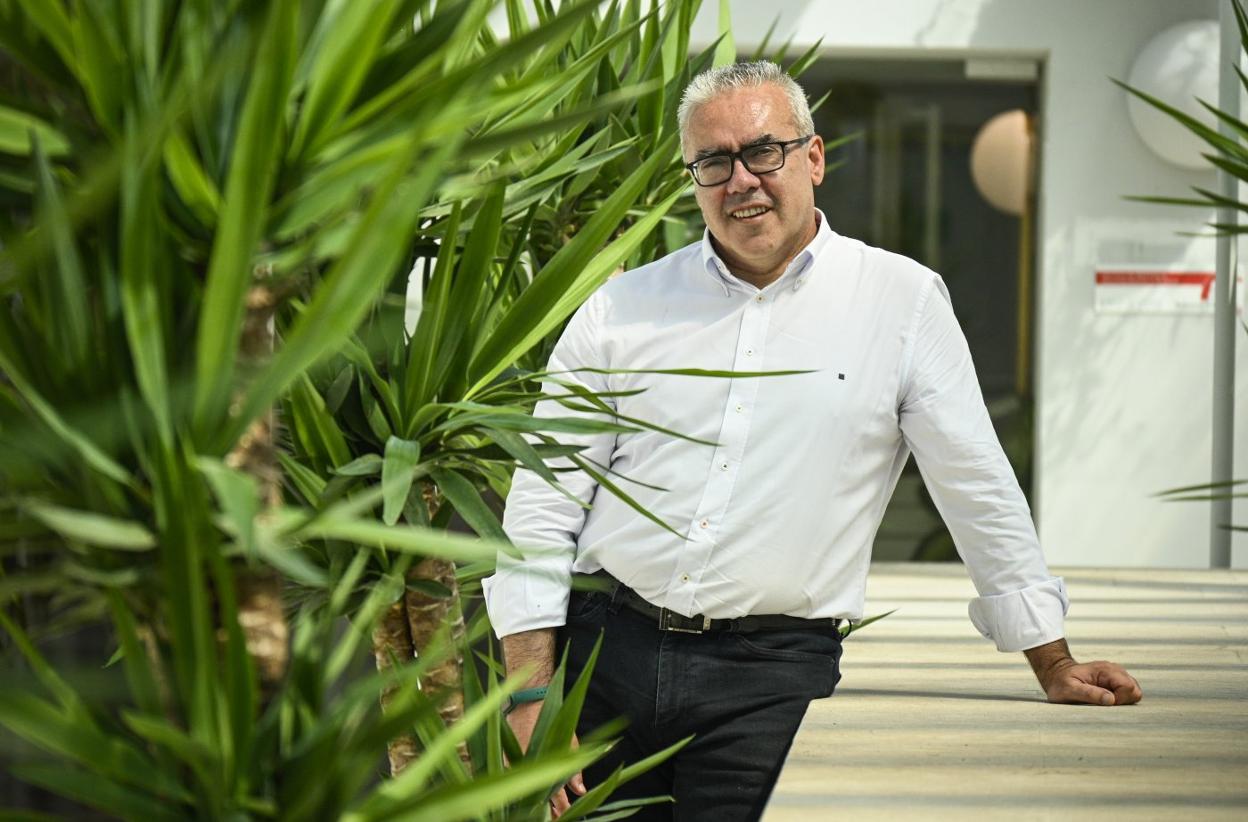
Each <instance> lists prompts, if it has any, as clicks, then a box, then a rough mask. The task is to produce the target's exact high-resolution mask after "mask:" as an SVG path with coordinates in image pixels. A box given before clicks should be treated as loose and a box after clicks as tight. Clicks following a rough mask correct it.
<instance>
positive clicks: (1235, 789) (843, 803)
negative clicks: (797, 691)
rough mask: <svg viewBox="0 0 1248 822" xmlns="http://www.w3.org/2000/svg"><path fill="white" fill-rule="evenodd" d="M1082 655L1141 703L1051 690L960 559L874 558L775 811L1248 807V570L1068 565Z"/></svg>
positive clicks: (941, 815) (1143, 814) (951, 813)
mask: <svg viewBox="0 0 1248 822" xmlns="http://www.w3.org/2000/svg"><path fill="white" fill-rule="evenodd" d="M1053 572H1054V573H1055V574H1058V575H1060V576H1063V577H1065V579H1066V584H1067V588H1068V590H1069V592H1070V595H1071V601H1072V604H1071V610H1070V614H1069V615H1068V617H1067V635H1068V638H1069V640H1070V643H1071V648H1072V651H1073V653H1074V655H1075V658H1076V659H1079V660H1081V661H1082V660H1092V659H1109V660H1113V661H1115V662H1119V663H1121V664H1122V665H1124V666H1126V668H1127V669H1128V670H1129V671H1131V673H1132V674H1133V675H1134V676H1135V677H1136V679H1138V680H1139V681H1140V685H1141V687H1142V688H1143V691H1144V700H1143V701H1142V702H1140V703H1139V704H1138V705H1134V706H1125V707H1116V708H1100V707H1092V706H1067V705H1050V704H1048V703H1046V702H1044V701H1043V696H1042V693H1041V691H1040V688H1039V686H1038V685H1037V683H1036V681H1035V678H1034V677H1033V676H1032V674H1031V670H1030V668H1029V667H1028V666H1027V662H1026V659H1025V658H1024V657H1023V655H1022V654H1021V653H1020V654H1002V653H999V652H997V650H996V649H995V648H994V647H993V646H992V644H991V643H989V642H988V641H986V640H984V639H983V638H981V637H980V636H979V634H978V633H977V632H976V631H975V629H974V628H973V627H972V626H971V624H970V621H969V620H968V618H967V615H966V603H967V601H968V600H969V599H970V598H971V597H972V596H973V595H974V589H973V588H972V587H971V584H970V582H969V580H968V579H967V578H966V575H965V572H964V571H963V569H962V568H961V567H960V566H949V565H937V566H931V565H914V564H883V565H878V566H875V567H873V569H872V573H871V578H870V584H869V585H868V595H867V613H868V614H873V613H879V612H881V611H886V610H888V609H890V608H899V609H900V610H899V611H898V612H897V613H896V614H894V615H893V616H891V617H889V618H888V619H886V620H883V621H882V622H879V623H877V624H875V625H872V626H869V627H868V628H865V629H863V631H862V632H861V633H860V634H857V635H854V636H851V637H850V638H849V639H848V640H846V645H845V656H844V659H843V661H842V666H841V671H842V677H843V678H842V679H841V683H840V685H839V686H838V688H837V692H836V694H835V695H834V696H833V697H831V698H829V699H823V700H818V701H816V702H815V703H813V704H812V705H811V707H810V711H809V712H808V713H807V715H806V720H805V722H804V724H803V726H802V729H801V731H800V732H799V733H798V736H797V739H796V740H795V741H794V744H793V749H792V751H791V753H790V755H789V759H788V761H787V763H786V765H785V769H784V772H783V773H782V774H781V777H780V781H779V783H778V784H777V786H776V791H775V793H774V794H773V796H772V800H771V804H770V806H769V807H768V811H767V813H766V815H765V816H764V820H765V822H792V821H793V820H825V819H837V820H841V819H847V820H855V821H856V820H884V819H888V820H893V819H904V820H910V819H918V820H939V819H957V820H964V819H994V820H995V819H1006V820H1010V822H1021V820H1033V819H1053V820H1057V819H1061V820H1068V819H1096V820H1098V822H1103V821H1104V820H1107V819H1131V820H1151V819H1158V820H1160V819H1181V820H1184V822H1190V821H1191V820H1199V819H1236V820H1240V819H1248V572H1245V571H1171V570H1134V569H1132V570H1124V569H1112V570H1091V569H1061V568H1057V569H1053Z"/></svg>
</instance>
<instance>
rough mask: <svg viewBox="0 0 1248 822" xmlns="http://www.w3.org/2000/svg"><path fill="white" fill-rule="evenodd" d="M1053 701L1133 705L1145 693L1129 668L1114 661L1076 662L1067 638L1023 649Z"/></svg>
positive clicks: (1045, 691) (1046, 693) (1046, 692)
mask: <svg viewBox="0 0 1248 822" xmlns="http://www.w3.org/2000/svg"><path fill="white" fill-rule="evenodd" d="M1023 653H1024V654H1026V655H1027V661H1028V662H1030V663H1031V669H1032V670H1033V671H1035V673H1036V679H1038V680H1040V687H1042V688H1044V693H1045V695H1046V696H1047V697H1048V699H1049V701H1050V702H1064V703H1087V704H1090V705H1131V704H1133V703H1135V702H1139V701H1140V700H1141V699H1142V698H1143V696H1144V694H1143V692H1142V691H1141V690H1140V683H1138V682H1136V681H1135V677H1133V676H1131V675H1130V674H1129V673H1127V670H1126V668H1123V667H1122V666H1121V665H1118V664H1116V663H1113V662H1105V661H1103V660H1098V661H1096V662H1084V663H1079V662H1075V660H1074V659H1072V658H1071V656H1070V648H1069V647H1067V645H1066V640H1065V639H1059V640H1055V641H1054V642H1050V643H1048V644H1047V645H1040V646H1037V647H1035V648H1028V649H1027V650H1026V651H1023Z"/></svg>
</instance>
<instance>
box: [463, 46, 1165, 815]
mask: <svg viewBox="0 0 1248 822" xmlns="http://www.w3.org/2000/svg"><path fill="white" fill-rule="evenodd" d="M679 117H680V128H681V139H682V147H683V151H684V156H685V159H686V161H687V162H688V168H689V171H690V173H691V175H692V176H693V179H694V182H695V183H696V189H695V191H696V196H697V201H698V205H699V206H700V208H701V210H702V215H703V218H704V219H705V221H706V227H707V231H706V234H705V236H704V238H703V240H702V242H701V243H698V244H695V245H692V246H689V247H687V248H684V249H681V250H679V251H677V252H675V253H673V254H670V255H668V256H667V257H665V258H663V259H662V260H659V261H657V262H655V263H652V264H650V265H647V266H643V267H642V268H639V269H637V270H635V271H631V272H627V273H625V274H623V275H621V276H619V277H617V278H615V279H614V280H612V281H610V282H609V283H607V284H606V285H604V286H603V287H602V288H601V289H599V290H598V292H597V293H595V294H594V295H593V296H592V297H591V298H590V299H589V300H588V301H587V302H586V303H585V305H584V306H582V307H581V309H580V310H579V311H578V312H577V314H576V315H575V316H574V317H573V319H572V320H571V321H570V322H569V324H568V327H567V329H566V330H565V332H564V335H563V337H562V338H561V339H560V342H559V344H558V346H557V347H556V349H555V352H554V355H553V357H552V362H551V366H550V367H551V370H572V369H578V368H598V369H632V370H650V371H653V370H658V369H675V368H702V369H713V370H721V371H725V370H730V371H735V372H758V371H795V372H800V373H792V374H788V375H781V376H775V375H770V376H760V377H745V378H734V379H723V378H708V377H691V376H681V375H674V374H654V373H650V374H642V373H626V374H620V373H612V374H602V373H592V372H585V371H582V372H578V373H576V374H573V375H569V376H572V377H574V378H575V379H577V380H579V381H580V382H582V383H584V384H585V385H586V386H587V387H588V388H590V389H592V390H594V391H600V392H602V391H610V392H623V393H615V394H614V396H612V397H610V398H609V400H608V401H609V402H611V403H612V404H613V407H614V408H615V410H616V411H617V412H618V413H619V414H621V415H627V416H629V417H633V418H638V419H643V420H646V421H648V422H651V423H655V424H657V425H659V426H662V427H663V428H666V429H669V430H671V431H677V432H680V433H682V434H685V435H688V436H689V437H690V438H692V439H681V438H677V437H673V436H671V435H669V434H664V433H661V432H657V431H652V430H646V431H640V432H636V433H627V434H620V435H615V434H610V435H597V436H589V437H583V438H581V439H579V440H578V443H579V444H581V445H583V446H585V450H584V451H583V452H582V454H583V455H584V456H585V457H586V458H587V459H589V460H592V461H593V462H594V463H597V464H598V465H600V466H604V467H606V466H609V467H610V469H611V470H612V471H613V472H615V473H617V474H619V475H621V476H623V477H627V478H629V479H631V480H635V481H636V483H637V484H633V485H629V486H628V490H629V492H630V493H631V494H633V496H634V497H635V498H636V499H637V501H638V502H639V503H641V505H642V506H644V507H645V508H646V509H648V510H649V511H650V512H652V513H653V514H655V515H656V517H657V518H658V519H660V520H661V521H662V522H663V523H666V524H668V525H669V526H670V529H669V530H665V529H664V528H662V527H660V526H659V525H656V524H655V523H654V522H653V521H651V520H649V519H647V518H645V517H643V516H641V515H639V514H638V513H636V512H635V510H634V509H633V508H631V507H630V506H628V505H627V504H625V503H623V502H621V501H620V499H619V498H617V497H616V496H614V495H612V494H610V493H608V492H605V491H603V492H598V491H597V489H596V484H595V483H594V481H593V480H592V479H591V478H589V477H588V476H587V475H586V473H585V472H574V473H572V474H570V476H571V479H569V480H568V481H567V483H566V485H567V487H568V490H570V491H571V492H572V494H573V495H575V496H576V497H577V498H579V499H580V500H581V501H582V502H585V503H591V502H592V507H590V508H589V510H588V512H587V511H586V510H585V508H584V507H582V506H580V505H578V504H577V503H576V501H574V500H571V499H568V498H567V497H566V496H565V495H562V494H560V493H559V492H558V491H557V490H553V489H551V488H550V487H549V486H547V485H546V484H545V483H544V482H543V481H542V480H541V479H540V478H538V477H536V476H535V475H534V474H533V473H532V472H528V471H517V472H516V477H515V481H514V484H513V486H512V490H511V493H510V495H509V497H508V500H507V511H506V516H505V521H504V525H505V527H506V530H507V533H508V534H509V536H510V537H511V539H512V540H513V541H514V542H515V543H516V544H517V545H519V546H522V547H524V546H530V547H536V548H540V549H541V550H539V551H530V552H529V553H527V554H526V558H525V559H524V560H523V561H517V560H513V559H510V558H508V557H503V556H500V560H499V566H498V571H497V573H496V574H495V575H494V576H493V577H491V578H490V579H488V580H486V597H487V606H488V609H489V612H490V617H491V619H492V621H493V624H494V626H495V630H496V632H497V633H498V635H499V636H500V637H502V640H503V646H504V654H505V657H506V662H507V666H508V668H509V669H511V670H514V669H516V668H519V667H520V666H522V665H524V664H536V665H537V667H538V672H537V673H536V674H535V675H534V676H533V677H532V679H531V680H530V682H529V685H531V686H535V687H536V686H541V685H543V684H545V683H546V682H548V681H549V679H550V675H551V672H552V670H553V667H554V664H555V659H556V653H557V651H559V650H560V648H561V646H562V644H563V642H564V641H566V642H567V643H568V647H569V671H568V681H569V683H570V682H571V681H572V680H573V678H574V677H575V676H576V674H577V673H579V671H580V669H581V667H582V666H583V665H584V663H585V659H586V657H587V655H588V652H589V649H590V648H591V647H592V645H593V642H594V641H595V640H596V639H597V638H598V636H599V635H600V634H601V635H602V637H603V646H602V650H601V654H600V657H599V659H598V665H597V668H596V670H595V672H594V677H593V679H592V681H591V685H590V690H589V694H588V697H587V699H586V704H585V709H584V712H583V714H582V717H581V723H580V726H579V728H578V730H579V731H580V732H581V735H582V736H583V735H584V734H585V733H586V732H588V731H589V730H592V729H593V728H595V727H597V726H598V725H600V724H602V723H603V722H605V721H607V720H610V719H612V718H614V717H617V716H620V715H624V716H626V717H628V719H629V720H630V725H629V727H628V728H627V730H626V731H625V733H624V737H623V740H622V742H621V743H620V745H618V746H617V747H616V748H615V749H613V751H612V752H611V754H610V755H609V756H608V757H607V758H606V760H605V761H602V762H600V763H596V764H595V765H594V766H592V767H590V768H588V769H586V773H585V774H584V777H585V778H584V779H583V778H582V777H581V775H577V776H576V777H574V778H573V779H572V781H571V782H570V783H569V787H570V788H571V790H572V792H574V793H584V791H585V787H586V783H588V784H589V785H590V786H592V785H593V784H596V783H597V782H598V781H600V780H602V779H604V778H605V777H606V776H607V775H608V774H610V773H611V771H612V770H613V769H614V767H615V766H616V765H617V764H619V763H620V762H635V761H638V760H640V759H642V758H644V757H645V756H646V755H648V754H650V753H653V752H655V751H658V750H661V749H662V748H664V747H666V746H668V745H670V744H672V743H673V742H676V741H678V740H680V739H682V738H684V737H686V736H689V735H691V734H692V735H694V739H693V740H692V742H690V743H689V744H688V745H687V746H686V747H684V748H683V749H681V750H680V751H679V752H678V753H677V754H676V756H675V757H673V758H672V759H670V760H668V761H667V762H666V763H664V764H663V765H662V766H660V767H659V768H657V769H655V770H653V771H651V772H648V773H647V774H644V775H643V776H641V777H640V778H639V779H638V780H636V781H635V782H633V783H630V784H629V785H627V786H626V787H625V788H624V789H622V790H621V791H620V793H619V794H617V796H652V795H665V794H670V795H672V796H673V797H674V798H675V800H676V802H675V805H674V806H673V805H671V804H662V805H652V806H648V807H647V808H645V809H644V811H645V812H646V813H648V814H649V815H644V814H642V815H638V816H637V817H634V818H638V819H641V818H646V819H650V818H653V819H673V818H674V819H679V820H703V819H706V820H711V819H714V820H716V821H717V822H724V821H725V820H737V819H756V818H757V817H758V816H759V815H761V813H762V809H763V807H764V805H765V804H766V801H767V798H768V796H769V794H770V793H771V790H772V787H773V786H774V784H775V781H776V779H777V777H778V775H779V771H780V767H781V765H782V764H783V762H784V758H785V756H786V755H787V752H788V749H789V745H790V743H791V742H792V739H793V736H794V735H795V734H796V732H797V729H798V725H799V724H800V723H801V720H802V717H803V715H804V714H805V711H806V709H807V707H808V705H809V703H810V700H811V699H814V698H818V697H825V696H830V695H831V693H832V691H833V689H834V687H835V685H836V682H837V680H838V679H839V678H840V673H839V668H838V666H839V660H840V655H841V646H840V638H839V635H838V633H837V627H836V626H837V624H838V623H839V621H840V620H843V619H858V618H861V616H862V613H863V597H864V587H865V579H866V574H867V568H868V563H869V560H870V555H871V544H872V540H873V538H874V535H875V532H876V529H877V528H878V526H879V523H880V519H881V517H882V516H883V511H884V508H885V505H886V503H887V501H888V498H889V496H890V495H891V494H892V490H893V488H894V486H895V484H896V481H897V477H898V475H899V473H900V471H901V469H902V466H903V465H904V463H905V460H906V457H907V455H908V452H909V451H910V450H913V451H914V453H915V455H916V458H917V459H918V463H919V467H920V469H921V470H922V471H923V474H924V477H925V479H926V482H927V484H928V487H929V489H930V491H931V493H932V496H933V498H934V499H935V500H936V502H937V504H938V506H939V507H940V510H941V513H942V515H943V516H944V518H945V520H946V522H947V523H948V525H949V527H950V530H951V531H952V533H953V536H954V539H955V541H956V543H957V545H958V549H959V551H960V553H961V555H962V557H963V559H964V560H965V563H966V567H967V570H968V571H969V573H970V575H971V577H972V580H973V581H974V583H975V586H976V589H977V591H978V593H979V594H980V596H979V597H978V598H977V599H975V600H974V601H973V602H972V603H971V605H970V615H971V619H972V621H973V623H974V624H975V626H976V627H977V628H978V629H979V630H980V632H981V633H982V634H983V635H984V636H985V637H988V638H990V639H993V640H994V641H995V642H996V645H997V647H998V648H999V649H1000V650H1002V651H1019V650H1021V651H1024V652H1025V653H1026V656H1027V658H1028V660H1029V661H1030V663H1031V665H1032V668H1033V669H1034V671H1035V673H1036V676H1037V678H1038V679H1039V681H1040V684H1041V686H1042V687H1043V688H1044V691H1045V693H1046V695H1047V697H1048V699H1049V700H1050V701H1054V702H1088V703H1093V704H1100V705H1121V704H1128V703H1132V702H1136V701H1138V700H1139V699H1140V697H1141V692H1140V689H1139V686H1138V684H1137V683H1136V681H1135V680H1134V679H1133V678H1132V677H1131V676H1130V675H1129V674H1127V672H1126V671H1125V670H1123V669H1122V668H1121V667H1120V666H1118V665H1115V664H1112V663H1108V662H1092V663H1086V664H1079V663H1076V662H1075V661H1074V660H1073V659H1072V658H1071V657H1070V654H1069V651H1068V649H1067V647H1066V643H1065V640H1064V639H1063V635H1064V631H1063V618H1064V615H1065V613H1066V609H1067V598H1066V593H1065V589H1064V586H1063V584H1062V581H1061V580H1060V579H1058V578H1054V577H1052V576H1050V575H1049V572H1048V569H1047V568H1046V566H1045V563H1044V558H1043V555H1042V554H1041V551H1040V548H1039V545H1038V542H1037V540H1036V535H1035V529H1034V527H1033V525H1032V522H1031V518H1030V512H1029V510H1028V508H1027V504H1026V501H1025V499H1024V498H1023V495H1022V493H1021V491H1020V490H1019V488H1018V484H1017V482H1016V481H1015V479H1014V474H1013V471H1012V470H1011V469H1010V466H1009V464H1008V463H1007V461H1006V459H1005V456H1004V454H1003V453H1002V451H1001V447H1000V445H999V443H998V441H997V439H996V436H995V434H994V433H993V429H992V425H991V423H990V420H989V418H988V414H987V411H986V409H985V408H984V403H983V399H982V397H981V395H980V391H979V386H978V382H977V380H976V377H975V372H974V369H973V367H972V364H971V359H970V354H969V351H968V349H967V345H966V341H965V339H964V337H963V336H962V333H961V331H960V329H959V328H958V325H957V322H956V320H955V319H954V315H953V311H952V309H951V307H950V304H949V300H948V295H947V292H946V290H945V287H944V284H943V282H942V281H941V279H940V277H939V276H937V275H936V274H935V273H933V272H931V271H929V270H927V269H925V268H923V267H922V266H920V265H919V264H917V263H915V262H913V261H911V260H908V259H906V258H904V257H900V256H898V255H894V254H890V253H887V252H884V251H881V250H879V249H875V248H870V247H868V246H866V245H864V244H862V243H860V242H857V241H855V240H851V239H848V238H845V237H840V236H838V235H837V234H835V233H834V232H833V231H832V230H831V229H830V227H829V226H828V225H827V223H826V220H824V218H823V215H822V214H821V213H820V212H819V211H818V210H817V209H815V206H814V187H815V186H816V185H819V184H820V182H821V181H822V180H823V173H824V147H823V141H822V139H821V138H820V137H819V136H818V135H816V134H815V133H814V125H813V123H812V120H811V116H810V111H809V108H808V105H807V102H806V97H805V94H804V93H803V92H802V90H801V88H800V87H799V86H798V85H797V84H796V83H794V82H793V81H792V80H791V79H790V78H789V77H788V76H787V75H786V74H785V73H784V72H783V71H782V70H781V69H780V68H779V67H778V66H776V65H774V64H772V63H767V62H760V63H746V64H737V65H733V66H728V67H725V68H720V69H714V70H711V71H709V72H706V73H704V74H702V75H700V76H698V77H697V78H695V79H694V81H693V82H692V83H691V84H690V85H689V87H688V88H687V89H686V91H685V94H684V97H683V99H682V102H681V106H680V113H679ZM550 388H551V390H555V389H554V387H553V386H551V387H550ZM635 389H645V390H644V391H641V392H639V393H628V392H631V391H634V390H635ZM536 413H537V414H539V415H549V416H558V415H561V414H566V413H567V412H566V411H565V410H562V409H561V407H560V406H558V405H557V404H554V403H547V404H544V405H539V407H538V409H537V411H536ZM693 440H699V441H701V442H697V441H693ZM707 443H713V444H707ZM565 476H568V475H565ZM642 483H644V484H642ZM573 573H577V574H595V575H596V576H599V577H601V578H602V579H603V580H605V581H607V582H608V583H610V584H611V585H612V586H613V590H612V592H611V593H600V592H591V593H588V594H586V593H582V592H580V591H576V592H572V594H571V595H570V596H569V586H570V580H571V576H572V574H573ZM557 634H558V636H557ZM557 640H558V641H557ZM537 693H538V694H539V695H540V691H538V692H537ZM530 695H531V694H530ZM540 707H541V703H540V702H539V701H531V702H523V703H521V704H519V705H518V706H516V707H515V708H514V710H512V711H511V712H510V713H509V717H508V718H509V721H510V723H511V726H512V728H513V729H514V730H515V732H516V735H517V737H518V739H519V740H520V742H521V744H522V745H525V746H527V744H528V740H529V738H530V736H531V734H532V730H533V726H534V723H535V722H536V718H537V714H538V712H539V711H540ZM847 754H848V755H852V754H849V753H848V752H847ZM573 798H574V797H573ZM568 803H569V794H568V793H567V792H566V791H558V792H557V793H556V794H555V796H554V797H553V798H552V808H553V811H554V813H555V815H556V816H557V815H558V814H559V813H561V812H562V811H563V810H565V809H566V808H567V807H568Z"/></svg>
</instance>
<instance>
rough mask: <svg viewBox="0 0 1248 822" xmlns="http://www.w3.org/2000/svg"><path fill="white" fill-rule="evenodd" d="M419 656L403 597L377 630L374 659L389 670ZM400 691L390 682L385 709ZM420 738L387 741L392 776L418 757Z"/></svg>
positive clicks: (407, 736)
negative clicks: (396, 664)
mask: <svg viewBox="0 0 1248 822" xmlns="http://www.w3.org/2000/svg"><path fill="white" fill-rule="evenodd" d="M415 657H416V650H415V648H414V647H413V646H412V634H411V631H410V629H409V628H408V625H407V612H406V611H405V609H404V607H403V600H402V599H399V600H398V601H397V602H395V603H393V604H392V605H391V606H390V607H389V608H387V609H386V612H385V613H384V614H383V615H382V617H381V620H380V621H379V622H378V623H377V627H376V628H374V629H373V661H374V663H376V665H377V670H379V671H386V670H389V669H390V668H391V667H392V666H393V665H394V664H395V663H396V662H397V663H398V664H399V665H406V664H408V663H409V662H411V661H412V660H413V659H414V658H415ZM397 690H398V686H397V685H387V686H386V687H385V688H383V689H382V691H381V710H382V711H386V710H388V709H389V708H390V702H391V701H392V700H393V699H394V694H395V692H396V691H397ZM416 754H417V749H416V737H414V736H412V735H411V734H410V733H405V734H401V735H399V736H396V737H395V738H394V739H392V740H390V742H388V743H387V744H386V756H387V757H388V758H389V760H390V775H391V776H398V775H399V774H400V773H402V772H403V769H404V768H405V767H407V763H409V762H411V761H412V760H413V759H415V758H416Z"/></svg>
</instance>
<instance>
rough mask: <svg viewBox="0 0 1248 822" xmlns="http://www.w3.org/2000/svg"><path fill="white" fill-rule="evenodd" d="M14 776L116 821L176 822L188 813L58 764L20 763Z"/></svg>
mask: <svg viewBox="0 0 1248 822" xmlns="http://www.w3.org/2000/svg"><path fill="white" fill-rule="evenodd" d="M13 775H14V776H16V777H17V778H18V779H21V780H23V781H24V782H29V783H30V784H32V785H37V786H39V787H41V788H45V789H46V790H48V791H50V792H52V793H54V794H59V795H60V796H64V797H66V798H68V799H72V800H74V801H76V802H81V803H82V804H83V805H86V806H87V807H91V808H96V809H97V810H101V811H104V812H105V813H108V814H111V815H112V816H114V817H116V818H118V819H144V820H149V819H150V820H152V822H178V820H182V819H185V818H186V817H185V816H184V815H183V812H184V811H185V810H187V809H185V808H178V807H177V806H172V807H171V806H170V805H169V804H168V803H165V802H160V801H157V800H155V799H152V798H151V797H149V796H146V795H144V794H142V793H140V792H138V791H135V790H132V789H129V788H126V787H124V786H122V785H119V784H117V783H116V782H112V781H108V780H101V779H100V778H99V777H98V776H94V775H89V774H86V773H83V772H82V771H80V770H77V769H73V768H65V767H64V766H61V765H36V764H33V763H25V764H19V765H17V766H15V767H14V769H13Z"/></svg>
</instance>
